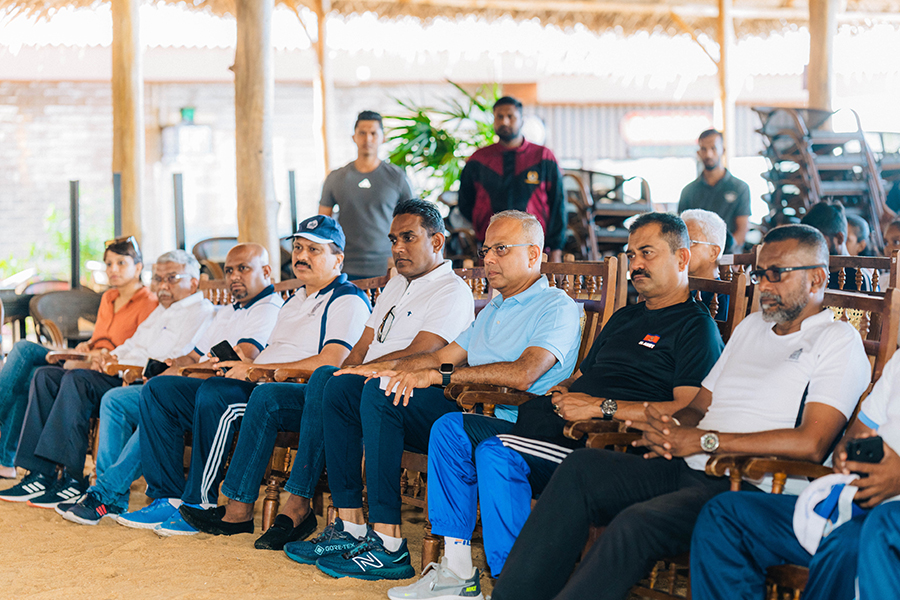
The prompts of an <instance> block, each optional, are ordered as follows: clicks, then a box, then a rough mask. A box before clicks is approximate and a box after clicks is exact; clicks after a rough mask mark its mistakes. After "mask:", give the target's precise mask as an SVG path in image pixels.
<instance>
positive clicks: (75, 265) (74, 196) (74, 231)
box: [69, 181, 81, 290]
mask: <svg viewBox="0 0 900 600" xmlns="http://www.w3.org/2000/svg"><path fill="white" fill-rule="evenodd" d="M78 197H79V194H78V182H77V181H70V182H69V257H70V259H71V261H72V267H71V268H72V283H71V287H72V289H73V290H77V289H78V288H79V287H80V286H81V252H80V250H81V248H80V245H81V240H80V236H79V234H78V215H79V210H78Z"/></svg>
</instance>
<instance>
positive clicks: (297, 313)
mask: <svg viewBox="0 0 900 600" xmlns="http://www.w3.org/2000/svg"><path fill="white" fill-rule="evenodd" d="M370 310H371V309H370V308H369V300H368V299H367V298H366V295H365V294H364V293H363V292H362V290H360V289H359V288H358V287H356V286H355V285H353V284H352V283H348V282H347V276H346V275H340V276H339V277H336V278H335V280H334V281H332V282H331V283H330V284H329V285H327V286H325V287H324V288H322V289H321V290H319V291H318V292H317V293H316V294H315V295H314V296H312V297H308V296H307V295H306V288H300V289H299V290H297V292H296V293H295V294H294V295H293V296H291V297H290V298H289V299H288V301H287V302H285V303H284V306H283V307H282V308H281V312H280V313H279V314H278V320H277V321H276V323H275V329H273V330H272V335H271V336H269V343H268V344H267V345H266V348H265V350H263V351H262V352H260V353H259V355H258V356H257V357H256V359H255V360H254V361H253V362H255V363H257V364H279V363H287V362H294V361H297V360H303V359H304V358H309V357H310V356H315V355H316V354H319V353H320V352H321V351H322V348H324V347H325V344H335V343H336V344H340V345H342V346H345V347H346V348H347V349H348V350H351V349H353V345H354V344H355V343H356V342H357V340H359V338H360V336H361V335H362V332H363V329H364V328H365V325H366V319H368V318H369V312H370Z"/></svg>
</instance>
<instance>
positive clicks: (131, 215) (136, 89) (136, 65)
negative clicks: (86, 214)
mask: <svg viewBox="0 0 900 600" xmlns="http://www.w3.org/2000/svg"><path fill="white" fill-rule="evenodd" d="M139 7H140V2H139V1H138V0H112V28H113V32H112V33H113V36H112V107H113V164H112V170H113V173H120V174H121V186H122V233H123V234H124V235H133V236H135V238H137V239H138V240H140V237H141V196H142V192H143V180H144V177H143V175H144V153H145V150H144V75H143V66H142V64H143V59H142V56H141V55H142V52H141V43H140V36H139V34H140V15H139V12H138V11H139Z"/></svg>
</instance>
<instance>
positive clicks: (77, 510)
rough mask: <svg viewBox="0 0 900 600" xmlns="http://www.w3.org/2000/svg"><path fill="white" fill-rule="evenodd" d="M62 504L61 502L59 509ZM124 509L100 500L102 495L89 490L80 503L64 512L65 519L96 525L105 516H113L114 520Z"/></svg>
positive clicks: (81, 523) (80, 523)
mask: <svg viewBox="0 0 900 600" xmlns="http://www.w3.org/2000/svg"><path fill="white" fill-rule="evenodd" d="M60 506H62V504H61V503H60V505H59V506H57V507H56V508H57V510H59V507H60ZM123 512H125V511H124V509H123V508H122V507H121V506H115V505H108V504H104V503H103V501H102V500H100V496H98V495H97V494H95V493H94V492H88V493H86V494H85V495H84V498H82V499H81V500H80V501H79V502H78V504H76V505H75V506H73V507H72V508H71V509H69V510H68V511H66V512H65V513H63V516H62V517H63V519H65V520H66V521H72V522H73V523H78V524H79V525H96V524H97V523H99V522H100V519H102V518H103V517H112V518H113V519H114V520H115V519H117V518H118V516H119V515H120V514H122V513H123Z"/></svg>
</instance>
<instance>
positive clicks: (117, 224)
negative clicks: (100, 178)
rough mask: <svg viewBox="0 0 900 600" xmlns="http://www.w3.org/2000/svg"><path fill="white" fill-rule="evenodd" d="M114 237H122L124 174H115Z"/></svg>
mask: <svg viewBox="0 0 900 600" xmlns="http://www.w3.org/2000/svg"><path fill="white" fill-rule="evenodd" d="M113 237H116V238H118V237H122V174H121V173H113Z"/></svg>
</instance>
